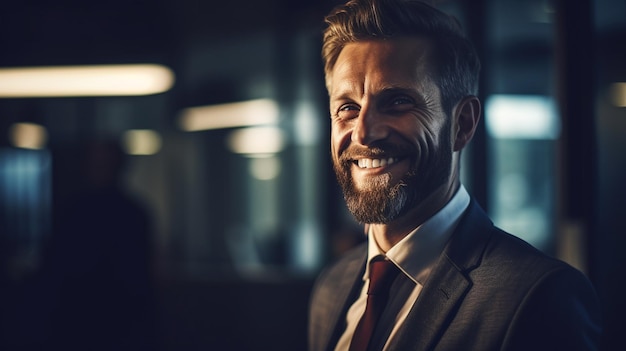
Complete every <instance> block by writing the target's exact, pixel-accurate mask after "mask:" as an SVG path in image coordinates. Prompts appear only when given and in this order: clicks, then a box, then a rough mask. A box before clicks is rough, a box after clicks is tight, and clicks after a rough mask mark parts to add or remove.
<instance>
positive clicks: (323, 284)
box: [313, 243, 367, 296]
mask: <svg viewBox="0 0 626 351" xmlns="http://www.w3.org/2000/svg"><path fill="white" fill-rule="evenodd" d="M366 259H367V244H366V243H363V244H360V245H358V246H356V247H354V248H352V249H350V250H349V251H348V252H346V253H345V254H344V255H342V256H341V257H340V258H338V259H337V260H336V261H334V262H332V263H331V264H329V265H328V266H327V267H325V268H324V270H322V272H321V273H320V274H319V275H318V277H317V279H316V280H315V285H314V287H313V295H314V296H315V295H317V294H318V293H319V292H320V290H322V291H323V290H331V291H332V290H335V289H336V288H337V286H338V285H339V284H340V283H342V282H343V283H345V279H350V280H354V279H355V278H356V277H357V276H358V275H359V273H361V274H362V273H363V268H364V264H365V260H366Z"/></svg>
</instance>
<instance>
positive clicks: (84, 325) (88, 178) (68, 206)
mask: <svg viewBox="0 0 626 351" xmlns="http://www.w3.org/2000/svg"><path fill="white" fill-rule="evenodd" d="M81 151H84V155H83V157H80V158H79V159H78V160H77V161H80V162H81V170H82V172H83V173H82V177H81V178H80V179H81V180H82V181H83V182H84V184H82V185H81V184H75V185H76V186H77V187H78V189H79V190H78V191H76V192H75V193H76V194H75V195H74V196H71V197H70V198H69V199H68V200H67V201H65V202H63V203H64V205H63V206H62V208H60V209H55V210H56V211H55V214H54V225H53V227H54V228H53V234H52V237H51V240H50V242H49V243H48V244H49V245H48V246H47V248H46V250H45V251H44V258H43V262H42V266H41V267H42V269H41V271H40V272H39V274H38V275H37V276H36V278H35V279H34V280H33V281H32V282H30V284H29V286H28V287H27V290H26V291H27V293H26V295H25V301H24V303H23V305H22V306H21V308H20V311H18V312H17V313H16V315H17V318H18V321H19V324H18V327H19V328H18V330H19V333H18V334H16V335H15V339H16V340H15V341H14V342H13V344H14V345H15V346H16V348H22V347H23V348H26V349H33V348H34V349H55V350H152V349H155V345H156V341H155V337H156V333H155V327H156V320H155V319H156V315H155V301H154V299H155V296H154V286H153V283H154V282H153V274H152V255H151V253H152V245H151V242H152V238H151V225H150V217H149V214H148V211H147V210H146V208H145V207H144V206H143V205H142V204H141V203H140V202H138V201H137V200H136V199H134V198H133V197H131V196H130V195H128V194H127V193H126V192H125V191H124V190H123V187H122V185H121V184H120V181H121V175H122V172H123V170H124V166H125V156H126V155H125V154H124V153H123V151H122V150H121V149H120V147H119V146H118V144H117V143H113V142H106V141H97V142H89V143H88V144H87V145H86V146H85V147H84V149H82V150H81ZM21 334H23V335H21ZM19 339H21V340H19Z"/></svg>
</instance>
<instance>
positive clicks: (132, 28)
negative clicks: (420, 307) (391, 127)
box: [0, 0, 626, 351]
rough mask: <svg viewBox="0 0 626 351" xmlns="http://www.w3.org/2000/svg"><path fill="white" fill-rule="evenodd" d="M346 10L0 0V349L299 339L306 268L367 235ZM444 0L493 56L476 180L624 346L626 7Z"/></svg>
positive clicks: (606, 0)
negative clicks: (353, 148) (350, 98)
mask: <svg viewBox="0 0 626 351" xmlns="http://www.w3.org/2000/svg"><path fill="white" fill-rule="evenodd" d="M336 3H337V2H336V1H330V0H322V1H319V0H316V1H287V0H268V1H249V0H246V1H238V2H235V1H230V2H229V1H201V0H176V1H173V0H151V1H148V0H123V1H122V0H109V1H106V2H105V1H78V0H58V1H47V0H23V1H7V0H4V1H2V7H1V10H0V292H1V295H0V318H1V319H0V323H2V324H1V325H0V326H1V328H0V348H2V349H7V350H11V349H30V348H36V347H38V346H42V345H44V346H45V347H52V345H53V346H55V347H56V346H58V347H63V348H64V349H81V350H84V349H91V350H99V349H102V350H106V349H116V350H124V349H134V350H138V349H152V350H163V351H165V350H200V349H202V350H205V349H219V350H304V349H305V348H306V319H307V315H306V314H307V308H308V306H307V303H308V297H309V291H310V288H311V286H312V282H313V279H314V277H315V276H316V274H317V273H318V272H319V270H320V269H321V268H322V267H323V266H324V265H326V264H327V263H329V262H330V261H332V260H333V259H335V258H336V257H337V256H338V255H340V254H341V253H342V252H344V251H345V250H346V249H348V248H350V247H352V246H353V245H354V244H356V243H358V242H360V241H361V240H363V235H362V229H361V228H360V227H359V226H358V225H357V224H356V223H354V221H353V220H352V219H351V217H350V215H349V213H348V212H347V210H346V209H345V207H344V205H343V199H342V196H341V194H340V191H339V188H338V187H337V185H336V183H335V181H334V175H333V173H332V170H331V168H330V158H329V153H328V149H329V148H328V136H329V118H328V117H327V116H328V112H327V111H328V110H327V95H326V91H325V88H324V82H323V73H322V67H321V60H320V54H319V52H320V47H321V43H320V41H321V35H320V32H321V30H322V28H323V23H322V18H323V16H324V15H325V14H326V13H327V12H328V11H329V10H330V9H331V8H332V7H333V6H334V5H335V4H336ZM434 3H435V4H436V5H437V6H438V7H440V8H441V9H443V10H445V11H447V12H449V13H451V14H454V15H455V16H456V17H458V18H459V20H460V21H461V23H463V25H464V26H465V28H466V29H467V30H468V32H469V35H470V37H471V38H472V39H473V41H474V42H475V43H476V45H477V48H478V50H479V53H480V56H481V57H482V60H483V71H482V77H481V80H482V81H481V99H482V101H483V103H484V118H483V120H482V122H481V125H480V127H479V131H478V133H477V135H476V137H475V139H474V141H473V142H472V145H471V147H470V148H469V150H467V151H466V152H465V153H464V158H465V160H464V166H463V179H464V183H465V185H466V187H467V188H468V189H469V191H470V193H472V195H473V196H474V197H476V199H477V200H478V201H479V202H480V203H481V205H482V206H483V207H484V208H485V209H486V210H487V211H488V212H489V214H490V216H491V217H492V218H493V219H494V221H495V222H496V224H497V225H499V226H501V227H502V228H504V229H505V230H507V231H510V232H512V233H514V234H516V235H519V236H520V237H522V238H523V239H525V240H527V241H529V242H530V243H531V244H533V245H535V246H536V247H538V248H540V249H541V250H543V251H545V252H547V253H549V254H551V255H555V256H557V257H560V258H562V259H564V260H566V261H567V262H569V263H571V264H572V265H574V266H576V267H578V268H579V269H581V270H582V271H584V272H585V273H586V274H587V275H588V276H589V277H590V279H591V280H592V282H593V283H594V284H595V286H596V288H597V290H598V293H599V295H600V298H601V302H602V305H603V310H604V314H605V320H606V333H605V338H606V341H605V343H606V346H607V349H610V348H611V347H612V346H616V345H618V340H620V337H619V336H620V335H619V333H620V331H621V330H622V329H623V328H622V327H623V322H621V320H622V318H621V317H622V316H623V315H624V314H625V313H626V306H624V299H623V297H622V296H624V293H625V291H624V290H625V287H626V282H625V277H626V274H624V272H623V269H624V268H626V262H625V261H626V258H625V257H626V255H625V254H624V253H623V251H624V250H626V237H625V234H624V229H623V223H622V221H621V219H623V218H624V217H625V216H626V202H625V200H624V199H625V198H626V190H625V189H626V187H625V186H624V184H623V182H624V179H626V158H625V157H623V152H624V150H626V138H624V135H626V47H625V43H626V36H625V32H626V2H624V1H620V0H579V1H566V0H526V1H520V0H472V1H469V0H440V1H434ZM85 66H90V67H91V66H96V68H97V69H93V70H88V69H85ZM42 67H46V69H45V70H42ZM25 68H37V69H38V70H35V71H28V70H24V69H25ZM51 68H63V69H65V70H61V71H59V70H53V69H51ZM98 74H100V75H101V76H100V78H97V76H96V75H98ZM46 77H49V79H50V80H49V81H48V83H42V82H40V81H38V80H41V79H44V78H46ZM90 81H95V82H96V83H95V86H82V85H78V84H80V83H81V82H90ZM45 84H47V85H45ZM33 86H35V87H37V88H42V89H43V87H46V86H47V87H49V89H48V90H41V89H40V90H38V91H33V90H30V89H31V88H32V87H33ZM120 89H121V90H120ZM44 349H46V348H44Z"/></svg>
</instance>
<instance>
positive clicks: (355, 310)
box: [335, 185, 470, 351]
mask: <svg viewBox="0 0 626 351" xmlns="http://www.w3.org/2000/svg"><path fill="white" fill-rule="evenodd" d="M469 202H470V197H469V194H468V193H467V190H465V187H463V185H461V186H460V187H459V190H458V191H457V192H456V194H455V195H454V196H453V197H452V199H451V200H450V201H449V202H448V203H447V204H446V205H445V206H444V207H443V208H442V209H441V210H439V212H437V213H436V214H435V215H434V216H432V217H431V218H429V219H428V220H427V221H426V222H424V223H423V224H422V225H420V226H419V227H417V228H416V229H414V230H413V231H412V232H410V233H409V234H408V235H407V236H406V237H404V238H403V239H402V240H401V241H400V242H398V243H397V244H396V245H394V246H393V247H392V248H391V249H389V251H387V253H384V252H383V251H382V250H381V249H380V247H379V246H378V244H377V243H376V240H375V239H374V235H373V233H372V230H371V229H370V231H369V233H368V234H367V235H368V254H367V265H366V266H365V267H366V268H365V274H364V275H363V282H364V283H363V289H362V290H361V294H360V295H359V297H358V298H357V300H356V301H355V302H354V303H353V304H352V306H351V307H350V309H349V310H348V313H347V315H346V321H347V326H346V330H345V331H344V333H343V334H342V336H341V338H340V339H339V342H338V343H337V346H336V347H335V351H347V350H348V348H349V347H350V341H351V340H352V336H353V335H354V331H355V329H356V326H357V324H358V323H359V320H360V319H361V316H362V315H363V313H364V312H365V305H366V302H367V288H368V285H369V263H370V261H371V260H372V259H373V258H374V257H375V256H378V255H383V256H385V257H386V258H387V259H388V260H390V261H392V262H393V263H394V264H395V265H396V266H398V268H399V269H400V271H401V272H402V273H403V274H404V275H406V277H408V278H409V279H410V280H411V281H413V282H414V283H415V287H414V288H413V290H412V292H411V294H410V295H409V298H408V299H407V300H406V302H405V303H404V305H403V307H402V308H401V309H400V311H399V312H398V314H397V316H396V319H395V324H394V327H393V329H392V331H391V334H390V335H389V338H388V339H387V342H386V344H385V349H386V348H387V346H388V345H389V341H390V340H391V339H393V337H394V335H395V334H396V333H397V331H398V329H399V328H400V326H401V325H402V323H403V322H404V320H405V319H406V317H407V315H408V314H409V311H410V310H411V307H412V306H413V304H414V303H415V301H416V300H417V298H418V296H419V294H420V291H421V290H422V286H423V283H424V282H425V281H426V279H427V278H428V275H429V274H430V270H431V269H432V267H433V265H434V264H435V263H436V262H435V261H436V259H437V258H438V257H439V255H440V254H441V252H442V251H443V248H444V247H445V245H446V243H447V241H448V239H449V238H450V236H451V235H452V233H453V232H454V229H455V228H456V225H457V224H458V222H459V220H460V219H461V216H462V215H463V212H465V209H467V206H468V205H469Z"/></svg>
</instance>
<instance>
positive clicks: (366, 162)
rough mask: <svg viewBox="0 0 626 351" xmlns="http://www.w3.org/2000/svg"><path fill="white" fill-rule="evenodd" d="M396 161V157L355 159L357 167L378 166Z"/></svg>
mask: <svg viewBox="0 0 626 351" xmlns="http://www.w3.org/2000/svg"><path fill="white" fill-rule="evenodd" d="M394 162H396V159H394V158H393V157H389V158H382V159H381V158H374V159H372V158H361V159H359V160H358V161H357V164H358V165H359V168H378V167H384V166H388V165H390V164H393V163H394Z"/></svg>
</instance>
